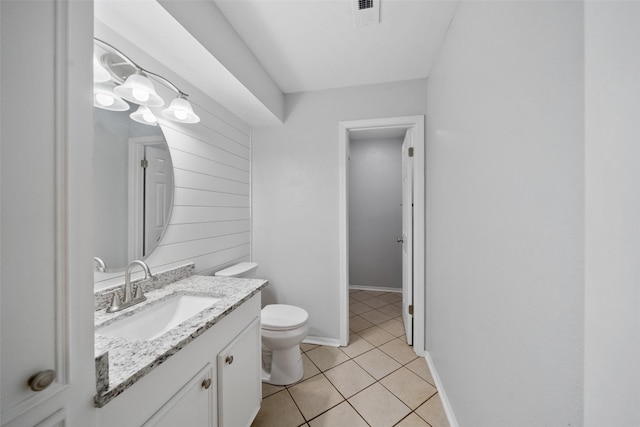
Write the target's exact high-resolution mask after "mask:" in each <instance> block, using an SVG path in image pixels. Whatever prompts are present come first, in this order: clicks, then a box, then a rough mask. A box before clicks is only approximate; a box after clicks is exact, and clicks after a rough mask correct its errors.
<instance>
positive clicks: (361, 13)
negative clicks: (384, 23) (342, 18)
mask: <svg viewBox="0 0 640 427" xmlns="http://www.w3.org/2000/svg"><path fill="white" fill-rule="evenodd" d="M352 3H353V23H354V25H355V26H356V27H361V26H364V25H372V24H379V23H380V0H352Z"/></svg>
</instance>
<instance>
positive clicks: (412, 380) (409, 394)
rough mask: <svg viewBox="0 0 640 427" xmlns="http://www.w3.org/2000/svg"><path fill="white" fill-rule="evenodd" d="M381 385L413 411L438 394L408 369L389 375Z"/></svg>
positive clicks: (381, 381) (382, 380) (401, 369)
mask: <svg viewBox="0 0 640 427" xmlns="http://www.w3.org/2000/svg"><path fill="white" fill-rule="evenodd" d="M380 383H381V384H382V385H383V386H385V387H386V388H387V389H388V390H389V391H390V392H391V393H393V394H394V395H396V397H398V398H399V399H400V400H402V402H403V403H404V404H405V405H407V406H408V407H409V408H411V409H416V408H417V407H418V406H420V405H422V404H423V403H424V402H426V401H427V399H429V398H430V397H431V396H433V395H434V394H436V392H437V390H436V388H435V387H434V386H432V385H431V384H429V383H428V382H426V381H425V380H423V379H422V378H420V377H419V376H417V375H416V374H414V373H413V372H411V371H410V370H408V369H406V368H400V369H398V370H397V371H395V372H393V373H391V374H389V375H387V376H386V377H384V378H383V379H381V380H380Z"/></svg>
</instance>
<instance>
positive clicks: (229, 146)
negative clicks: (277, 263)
mask: <svg viewBox="0 0 640 427" xmlns="http://www.w3.org/2000/svg"><path fill="white" fill-rule="evenodd" d="M201 119H202V121H203V122H204V123H202V124H199V125H196V126H194V125H191V126H188V125H180V124H176V123H171V122H169V123H166V124H165V125H164V126H163V131H164V134H165V136H166V138H167V142H168V144H169V149H170V151H171V159H172V161H173V168H174V174H175V189H174V201H173V211H172V213H171V220H170V222H169V227H168V229H167V231H166V233H165V235H164V237H163V239H162V241H161V242H160V244H159V245H158V247H157V248H156V250H155V252H154V253H153V254H152V255H151V257H149V261H150V262H152V263H153V264H154V265H156V266H169V265H172V264H175V263H182V262H184V261H193V262H195V264H196V272H205V273H206V272H211V271H215V270H217V269H218V268H220V267H222V266H224V265H227V264H229V263H232V262H236V261H241V260H247V259H249V256H250V184H249V183H250V146H251V140H250V133H249V129H246V130H241V129H237V128H235V127H233V126H231V125H229V124H227V123H225V122H223V121H221V120H216V119H217V117H216V116H214V115H212V114H210V113H208V112H201Z"/></svg>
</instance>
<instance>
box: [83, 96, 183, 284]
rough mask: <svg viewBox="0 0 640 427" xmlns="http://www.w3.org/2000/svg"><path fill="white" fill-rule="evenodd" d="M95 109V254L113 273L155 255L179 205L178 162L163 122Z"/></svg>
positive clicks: (121, 112)
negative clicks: (176, 193)
mask: <svg viewBox="0 0 640 427" xmlns="http://www.w3.org/2000/svg"><path fill="white" fill-rule="evenodd" d="M129 114H130V111H109V110H104V109H100V108H94V165H93V166H94V179H93V195H94V196H93V200H94V214H93V218H94V224H93V230H94V255H95V256H98V257H100V258H101V259H102V260H103V261H104V263H105V264H106V267H107V271H109V272H114V271H120V270H124V268H125V267H126V266H127V264H128V262H129V261H131V260H133V259H144V258H146V257H148V256H149V254H151V252H152V251H153V250H154V248H155V247H156V246H157V244H158V241H159V240H160V239H161V237H162V234H163V232H164V230H165V228H166V225H167V223H168V221H169V217H170V214H171V207H172V205H173V165H172V163H171V156H170V154H169V147H168V146H167V142H166V140H165V137H164V135H163V133H162V130H161V127H160V126H147V125H143V124H140V123H138V122H135V121H133V120H131V119H130V117H129Z"/></svg>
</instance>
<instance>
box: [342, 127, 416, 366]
mask: <svg viewBox="0 0 640 427" xmlns="http://www.w3.org/2000/svg"><path fill="white" fill-rule="evenodd" d="M339 128H340V140H339V144H340V145H339V147H340V313H341V319H340V321H341V323H340V326H341V334H340V341H341V345H347V343H348V340H349V283H350V280H349V153H350V138H351V137H352V136H353V135H357V134H359V135H363V133H367V132H371V133H377V134H379V135H380V134H387V135H389V134H397V135H406V138H405V141H404V147H405V152H404V153H403V156H405V155H407V156H408V155H410V154H411V155H412V162H411V163H412V166H413V167H412V168H410V169H409V170H408V171H409V172H408V173H409V174H410V176H409V177H408V178H410V182H412V183H413V184H414V185H413V187H412V188H410V197H411V199H412V200H413V203H412V205H413V206H412V207H413V210H412V213H413V218H414V220H413V221H411V220H410V219H409V221H411V225H412V226H413V229H412V230H411V229H409V230H410V231H409V235H407V234H406V233H407V229H406V225H407V217H406V214H407V212H406V209H403V210H405V212H404V213H403V219H402V222H403V229H402V235H401V236H400V237H398V240H399V241H400V243H402V244H403V253H404V255H403V269H406V268H407V266H406V263H405V261H406V257H407V255H408V256H409V257H411V260H412V261H413V267H412V268H411V267H409V268H410V272H409V274H407V272H405V271H403V286H402V288H403V300H405V301H406V298H411V300H409V302H407V303H406V304H405V303H404V302H403V318H404V319H405V325H406V326H409V328H408V329H407V337H408V338H409V339H411V338H410V337H411V336H412V337H413V346H414V350H415V352H416V353H417V354H419V355H423V354H424V351H425V348H424V330H425V323H424V319H425V299H424V295H425V287H424V278H425V271H424V260H425V256H424V254H425V236H424V225H425V221H424V218H425V216H424V212H425V205H424V202H425V197H424V165H425V162H424V159H425V158H424V147H425V144H424V116H409V117H393V118H384V119H370V120H358V121H349V122H340V123H339ZM409 147H410V148H411V150H409ZM405 178H406V177H405ZM403 205H404V206H403V208H405V207H408V204H407V203H406V200H405V201H403ZM409 218H410V217H409ZM407 240H408V242H407ZM412 240H413V242H412V243H411V241H412ZM407 248H409V249H412V250H413V254H412V253H411V251H409V252H408V253H407ZM407 278H409V279H412V280H407ZM411 327H412V330H413V333H412V334H411V329H410V328H411Z"/></svg>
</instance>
